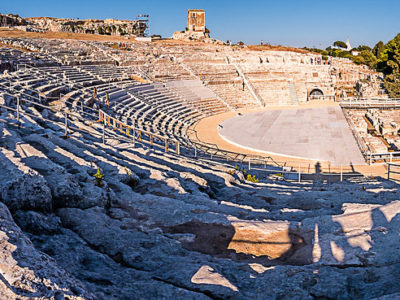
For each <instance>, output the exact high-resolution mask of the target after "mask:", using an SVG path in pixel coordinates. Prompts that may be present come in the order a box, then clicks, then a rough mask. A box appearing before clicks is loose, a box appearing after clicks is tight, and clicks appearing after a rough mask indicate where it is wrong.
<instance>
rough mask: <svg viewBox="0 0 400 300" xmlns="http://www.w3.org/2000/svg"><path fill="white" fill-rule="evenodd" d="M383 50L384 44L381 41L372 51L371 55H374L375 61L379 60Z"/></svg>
mask: <svg viewBox="0 0 400 300" xmlns="http://www.w3.org/2000/svg"><path fill="white" fill-rule="evenodd" d="M384 49H385V44H384V43H383V42H382V41H379V42H378V43H377V44H376V45H375V47H374V48H373V49H372V53H373V54H374V55H375V57H376V58H377V59H379V57H380V56H381V54H382V52H383V50H384Z"/></svg>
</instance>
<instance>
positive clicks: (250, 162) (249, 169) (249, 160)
mask: <svg viewBox="0 0 400 300" xmlns="http://www.w3.org/2000/svg"><path fill="white" fill-rule="evenodd" d="M250 170H251V157H249V171H250Z"/></svg>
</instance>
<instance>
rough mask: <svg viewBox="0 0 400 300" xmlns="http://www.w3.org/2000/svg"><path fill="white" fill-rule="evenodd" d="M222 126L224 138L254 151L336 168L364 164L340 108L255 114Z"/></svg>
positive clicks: (221, 132)
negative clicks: (316, 161) (306, 159)
mask: <svg viewBox="0 0 400 300" xmlns="http://www.w3.org/2000/svg"><path fill="white" fill-rule="evenodd" d="M220 125H221V126H222V128H221V127H219V128H218V131H219V134H220V135H221V137H222V138H224V139H226V140H227V141H229V142H231V143H234V144H236V145H238V146H242V147H245V148H249V149H252V150H258V151H264V152H269V153H274V154H282V155H287V156H293V157H301V158H309V159H315V160H321V161H331V162H332V163H333V164H336V165H340V164H343V165H348V164H353V165H360V164H365V161H364V159H363V157H362V155H361V152H360V150H359V149H358V147H357V143H356V141H355V139H354V137H353V135H352V132H351V129H350V128H349V126H348V124H347V121H346V119H345V117H344V115H343V113H342V110H341V109H340V107H338V106H331V107H322V108H304V109H291V110H272V111H263V112H256V113H251V114H247V115H243V116H237V117H234V118H231V119H228V120H225V121H224V122H222V123H221V124H220Z"/></svg>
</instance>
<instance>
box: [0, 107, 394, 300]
mask: <svg viewBox="0 0 400 300" xmlns="http://www.w3.org/2000/svg"><path fill="white" fill-rule="evenodd" d="M21 109H22V110H30V111H32V110H34V108H32V107H24V106H23V107H22V108H21ZM36 113H42V114H44V113H45V111H42V112H37V111H36ZM12 117H13V116H12V115H11V114H10V113H9V112H6V111H2V112H1V115H0V170H1V171H0V200H1V203H0V226H1V227H0V235H1V239H0V243H1V252H0V253H1V254H0V255H1V257H0V276H1V281H0V298H1V299H166V298H170V299H209V298H211V299H249V298H250V299H314V298H324V299H350V298H351V299H372V298H380V297H381V299H392V298H396V297H400V277H399V274H400V251H399V250H400V249H399V248H400V235H399V228H400V227H399V222H400V217H399V215H398V213H399V212H400V194H399V189H398V185H397V184H396V183H394V182H389V181H386V180H384V179H382V178H358V179H353V180H349V181H347V182H344V183H333V184H322V183H319V182H314V183H301V184H298V183H288V182H274V181H267V182H264V183H257V184H256V183H254V184H253V183H249V182H246V181H244V178H243V175H241V173H239V172H237V171H235V170H234V169H232V168H228V167H226V166H224V165H220V164H217V163H214V162H206V161H201V160H193V159H188V158H182V157H181V158H178V157H176V156H174V155H168V154H162V153H159V152H157V151H149V150H144V149H141V148H132V147H130V146H129V145H127V144H124V143H120V142H119V141H118V140H110V141H109V144H106V145H103V144H102V142H101V140H100V139H98V138H96V137H94V135H92V134H90V132H89V133H84V134H83V133H82V134H78V133H74V134H72V135H71V136H70V137H69V138H68V139H65V138H63V126H62V125H63V123H62V122H63V119H62V117H60V118H58V117H57V115H54V116H51V117H52V118H53V120H54V122H53V123H51V124H48V123H45V122H36V121H34V120H33V119H30V118H25V117H23V118H22V119H21V126H20V127H18V126H16V124H15V122H14V121H13V118H12ZM76 122H77V123H78V122H80V121H76ZM79 126H81V127H82V126H85V124H83V123H80V124H79ZM87 128H88V130H90V128H91V127H89V126H87ZM111 144H112V145H113V146H111ZM98 169H99V170H101V173H102V174H103V175H104V178H103V179H102V180H101V182H99V181H98V180H96V179H95V177H94V174H95V173H96V171H97V170H98Z"/></svg>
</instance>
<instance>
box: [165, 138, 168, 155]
mask: <svg viewBox="0 0 400 300" xmlns="http://www.w3.org/2000/svg"><path fill="white" fill-rule="evenodd" d="M165 152H167V153H168V140H167V139H165Z"/></svg>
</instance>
